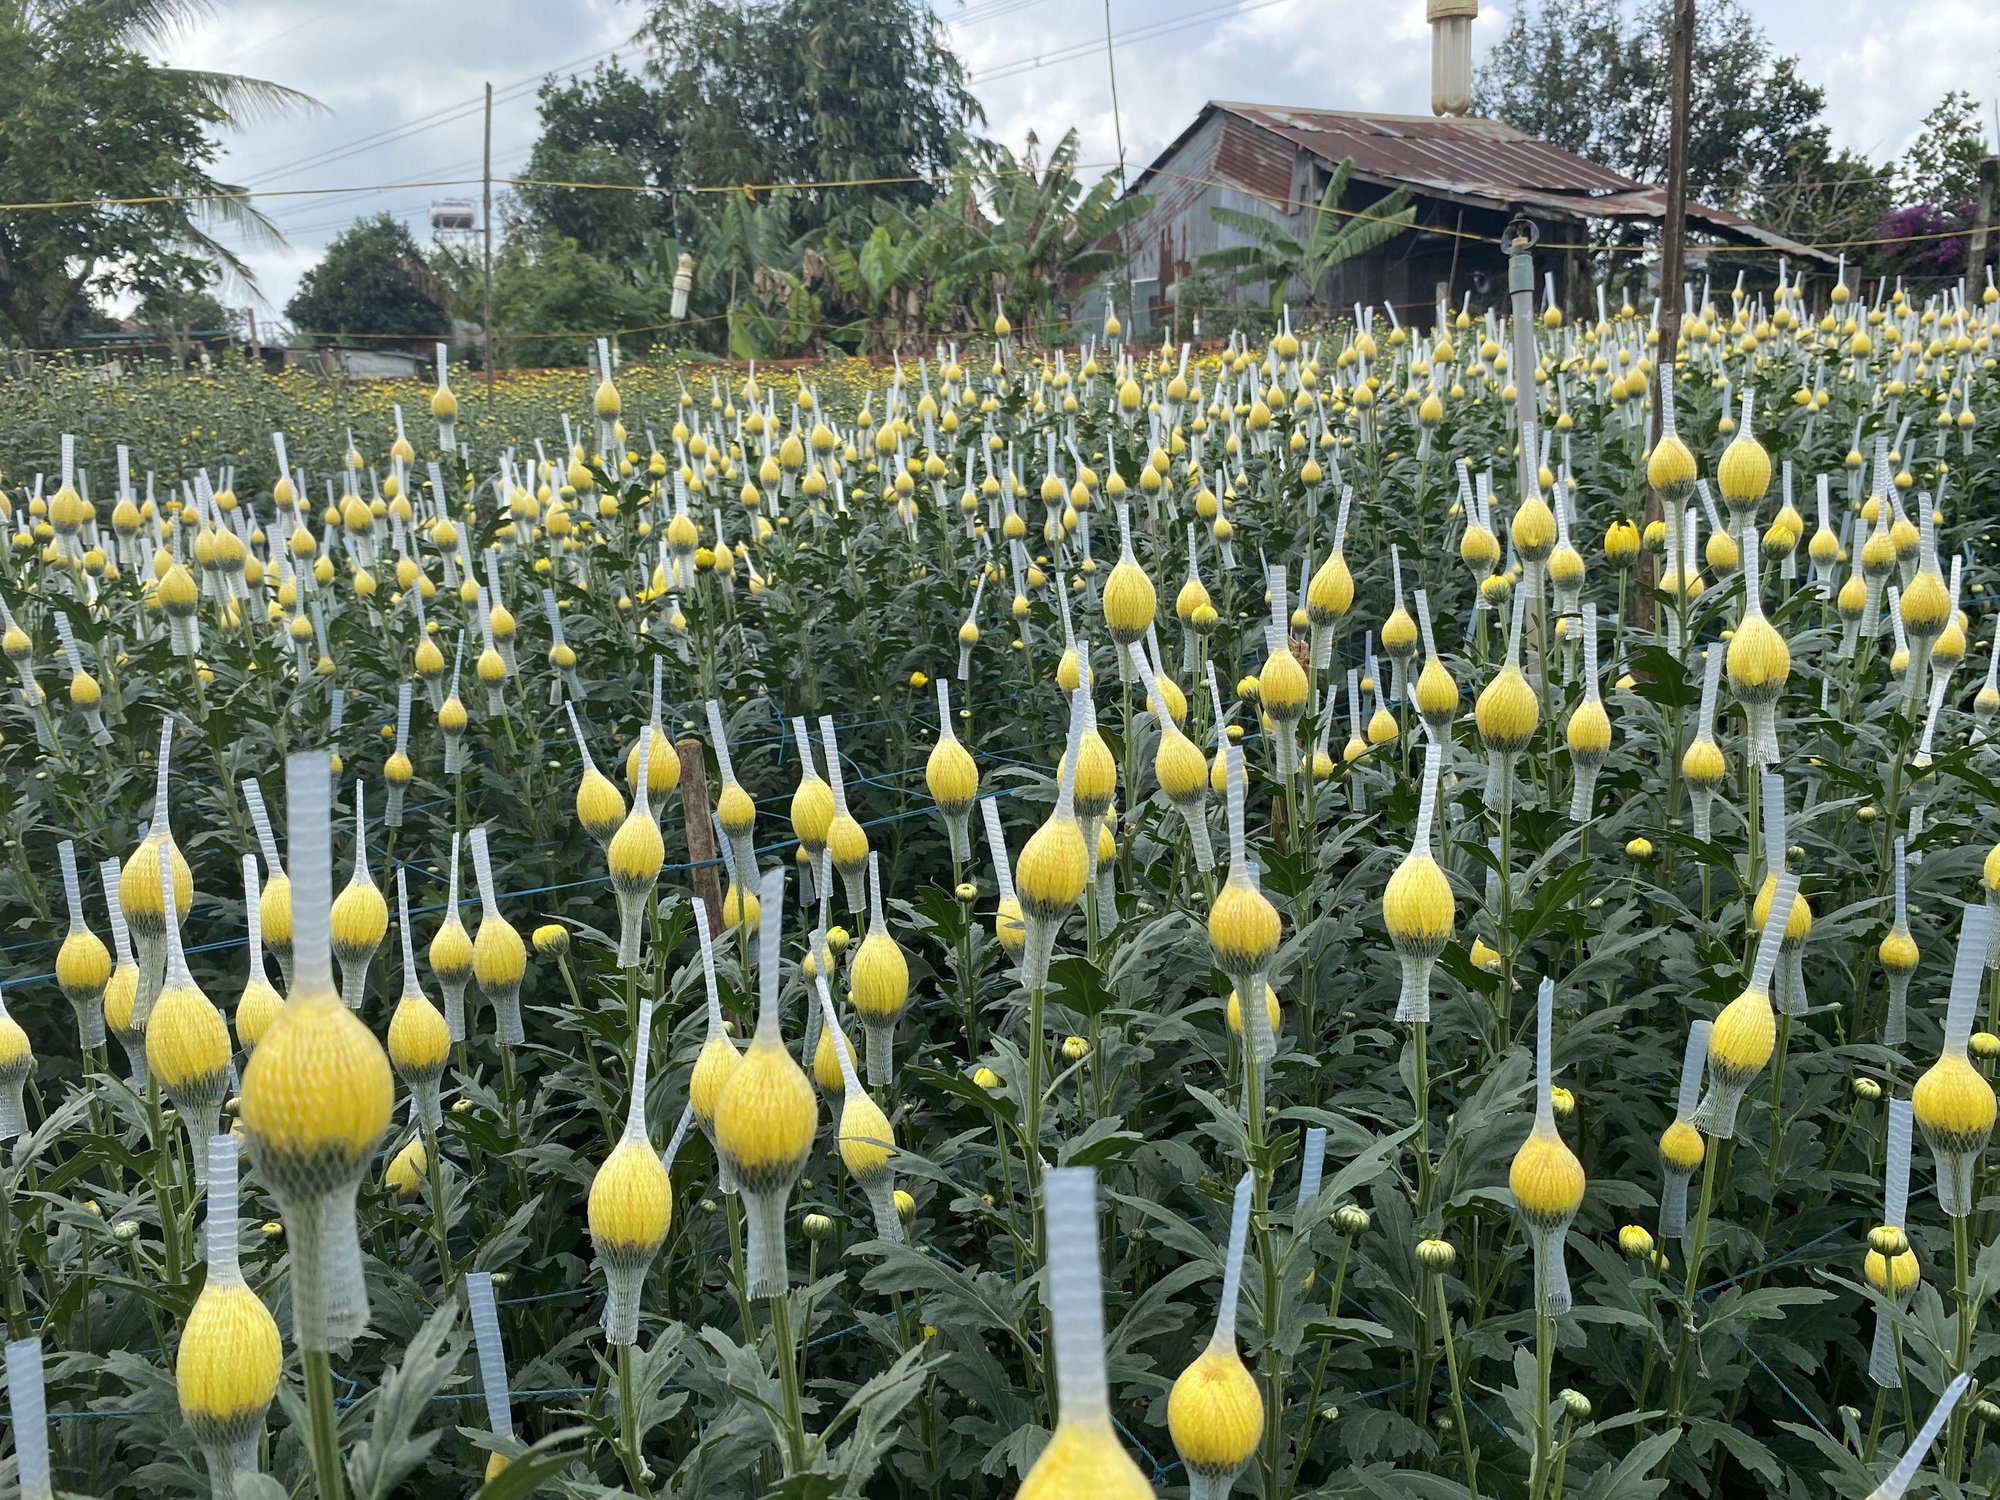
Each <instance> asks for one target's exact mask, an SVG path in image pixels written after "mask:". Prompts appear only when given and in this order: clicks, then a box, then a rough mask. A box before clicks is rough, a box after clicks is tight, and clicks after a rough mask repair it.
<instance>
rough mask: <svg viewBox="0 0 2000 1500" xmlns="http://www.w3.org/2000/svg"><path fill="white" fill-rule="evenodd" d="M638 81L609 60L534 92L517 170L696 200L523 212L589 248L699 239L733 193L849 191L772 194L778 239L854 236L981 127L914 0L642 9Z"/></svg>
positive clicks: (630, 198) (772, 0)
mask: <svg viewBox="0 0 2000 1500" xmlns="http://www.w3.org/2000/svg"><path fill="white" fill-rule="evenodd" d="M639 35H640V38H641V39H642V40H643V41H645V42H647V43H649V44H650V46H651V48H652V55H651V57H650V58H649V59H648V61H647V64H646V69H645V75H644V77H643V78H641V77H635V76H634V75H632V74H630V73H627V72H625V71H624V70H623V69H621V68H619V67H617V66H616V65H606V66H603V67H600V68H599V69H598V70H597V71H596V72H595V73H594V74H592V75H591V76H590V77H589V78H588V79H583V80H579V79H571V80H569V81H568V82H567V83H562V84H556V83H550V84H549V85H547V86H546V87H544V89H543V91H542V97H541V113H542V136H541V138H540V139H539V140H538V141H537V143H536V146H535V150H534V153H533V155H532V156H531V157H530V160H529V171H528V175H529V176H530V177H534V178H543V179H547V180H551V181H570V182H623V183H632V182H643V183H647V184H651V185H655V186H658V187H661V188H679V189H683V190H686V189H690V188H698V189H709V191H706V192H688V191H682V192H680V193H678V194H676V193H672V192H661V193H659V194H656V195H637V194H630V195H628V194H616V193H601V192H591V191H588V190H576V189H563V188H547V187H539V186H532V185H531V186H529V187H526V188H524V189H522V191H521V198H520V202H521V205H522V208H523V210H524V211H525V213H526V215H527V216H528V217H529V219H531V220H532V221H533V222H535V223H536V224H537V225H538V226H539V227H543V228H550V229H554V230H555V231H556V232H558V233H561V234H564V235H567V236H568V237H570V238H572V239H574V240H576V241H577V242H578V243H579V244H580V245H582V246H583V248H584V249H586V250H588V251H591V252H592V253H596V254H605V255H616V254H627V253H631V252H632V251H633V250H635V249H636V247H637V245H638V244H639V242H640V241H641V240H642V239H643V238H644V237H645V236H646V235H647V234H651V233H661V232H666V231H669V230H674V229H675V226H677V225H678V226H679V227H678V231H677V232H678V234H679V235H680V236H682V237H685V238H690V239H693V240H695V241H697V242H699V240H700V237H701V235H702V233H703V232H705V231H706V230H709V229H712V228H714V227H715V226H717V225H718V224H719V222H720V220H721V218H722V215H723V201H722V200H723V198H724V196H725V195H724V194H721V193H718V192H715V191H713V190H714V189H717V188H729V189H731V190H735V189H737V188H740V187H742V186H743V185H746V184H747V185H749V186H752V187H763V186H765V185H770V184H787V183H802V182H852V183H857V184H861V185H860V186H856V187H852V188H828V189H813V190H807V191H800V192H794V193H790V194H787V195H786V197H785V198H784V200H783V201H784V202H785V204H786V212H787V215H788V217H789V220H790V224H789V228H790V230H791V233H792V235H793V236H794V237H795V238H796V237H797V236H800V235H803V234H805V233H807V232H808V231H816V230H819V229H823V228H824V227H826V226H827V225H829V224H832V223H835V222H837V221H838V222H841V223H843V224H845V225H846V226H847V228H848V229H849V231H850V232H858V233H861V234H863V235H865V234H866V233H867V232H868V226H870V225H872V223H873V222H874V219H875V211H874V205H875V204H877V203H879V202H882V201H884V200H886V201H889V202H893V203H896V204H898V205H900V206H901V207H903V208H905V209H914V208H916V207H918V206H920V205H922V204H924V203H928V202H930V201H931V200H932V199H934V198H935V197H937V196H938V193H939V187H938V185H937V183H936V181H935V179H936V178H938V177H939V176H940V175H941V174H943V173H945V172H946V171H948V170H949V169H950V167H951V166H952V164H953V163H954V162H955V161H956V160H957V158H958V150H959V142H960V140H961V139H962V137H963V134H964V132H965V130H966V129H967V127H968V126H971V125H973V124H976V123H978V122H979V121H981V120H982V119H983V116H982V115H981V113H980V109H979V104H978V101H977V100H975V99H974V98H973V97H972V95H971V94H970V93H969V92H968V91H967V89H966V87H965V72H964V68H963V67H962V65H961V64H960V63H959V60H958V58H957V56H956V55H955V54H954V53H953V52H952V51H951V49H950V48H949V47H948V46H947V45H946V44H945V42H944V40H943V37H942V33H941V32H940V31H939V29H938V27H937V25H936V21H935V18H934V17H933V16H932V14H931V12H930V10H929V8H928V7H927V6H926V5H924V4H923V3H921V0H649V4H648V12H647V17H646V20H645V22H644V23H643V24H642V26H641V27H640V31H639Z"/></svg>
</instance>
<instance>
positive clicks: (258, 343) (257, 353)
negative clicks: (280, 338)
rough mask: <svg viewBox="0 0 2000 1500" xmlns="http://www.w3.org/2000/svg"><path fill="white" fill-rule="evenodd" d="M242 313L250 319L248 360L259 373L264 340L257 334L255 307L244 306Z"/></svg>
mask: <svg viewBox="0 0 2000 1500" xmlns="http://www.w3.org/2000/svg"><path fill="white" fill-rule="evenodd" d="M243 315H244V316H245V317H246V318H248V319H249V320H250V360H251V363H253V364H255V365H256V366H257V369H258V371H259V372H260V373H261V372H262V371H263V368H264V341H263V340H262V339H261V338H259V337H258V336H257V309H256V308H255V307H246V308H244V309H243Z"/></svg>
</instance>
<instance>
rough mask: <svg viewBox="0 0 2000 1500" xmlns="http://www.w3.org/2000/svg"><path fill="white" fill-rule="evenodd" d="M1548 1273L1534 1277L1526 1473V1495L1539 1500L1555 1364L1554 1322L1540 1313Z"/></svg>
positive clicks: (1545, 1476) (1545, 1485)
mask: <svg viewBox="0 0 2000 1500" xmlns="http://www.w3.org/2000/svg"><path fill="white" fill-rule="evenodd" d="M1546 1281H1547V1272H1545V1271H1543V1270H1542V1269H1541V1268H1540V1267H1537V1268H1536V1275H1535V1304H1536V1311H1535V1456H1534V1463H1533V1467H1532V1468H1531V1469H1530V1471H1529V1477H1528V1493H1529V1495H1530V1496H1531V1497H1532V1500H1542V1496H1544V1495H1545V1494H1547V1493H1548V1489H1549V1385H1550V1382H1551V1378H1552V1373H1551V1367H1552V1366H1553V1364H1554V1352H1555V1351H1554V1348H1553V1345H1554V1343H1555V1319H1554V1318H1552V1317H1550V1316H1549V1315H1548V1314H1547V1313H1545V1312H1543V1311H1541V1303H1542V1298H1543V1296H1544V1294H1545V1291H1546Z"/></svg>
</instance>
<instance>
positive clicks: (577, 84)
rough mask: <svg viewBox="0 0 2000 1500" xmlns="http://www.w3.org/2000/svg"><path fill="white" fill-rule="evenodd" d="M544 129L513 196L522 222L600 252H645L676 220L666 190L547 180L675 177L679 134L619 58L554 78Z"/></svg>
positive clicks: (662, 181) (659, 180)
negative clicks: (583, 73)
mask: <svg viewBox="0 0 2000 1500" xmlns="http://www.w3.org/2000/svg"><path fill="white" fill-rule="evenodd" d="M540 110H541V118H542V133H541V136H540V137H539V138H538V139H537V140H536V142H535V148H534V151H533V152H532V153H531V154H530V155H529V157H528V166H527V171H526V173H525V174H524V175H525V176H527V177H528V178H529V179H531V180H530V181H529V182H527V183H525V184H523V185H522V186H521V187H520V188H519V189H518V192H519V197H518V198H517V199H516V205H517V209H518V216H517V227H527V228H529V229H531V230H535V231H547V232H550V233H553V234H555V235H558V236H560V237H562V238H564V239H568V240H574V241H575V242H576V243H577V244H578V245H580V246H588V247H589V248H590V250H591V251H592V252H593V253H595V254H598V255H608V256H615V257H624V256H633V255H637V254H639V253H641V251H642V249H643V247H644V246H645V243H646V240H647V238H648V236H651V235H657V234H659V233H662V232H664V231H666V230H668V229H670V228H671V226H672V224H673V220H674V203H673V198H672V195H671V194H666V193H620V192H603V191H593V190H591V189H587V188H562V187H549V186H545V185H544V184H546V183H552V182H602V183H625V184H631V183H647V184H653V185H671V184H672V183H673V182H674V181H675V172H676V169H677V164H678V158H679V152H678V150H677V146H678V140H677V137H676V136H675V135H674V133H673V132H672V131H671V130H669V129H668V127H667V120H666V114H665V110H664V103H663V100H662V98H661V95H660V94H659V93H658V92H657V91H656V90H655V89H653V88H652V87H650V86H649V85H648V84H647V82H646V80H645V79H643V78H640V77H638V76H636V75H634V74H632V73H628V72H626V71H625V70H624V69H623V68H622V67H620V66H619V65H618V64H617V63H616V62H615V61H613V62H608V63H603V64H600V65H599V66H598V68H597V71H596V72H594V73H592V74H591V75H590V77H588V78H570V79H568V80H566V81H562V82H558V81H557V80H555V79H553V78H552V79H549V80H548V81H547V82H545V83H544V84H543V85H542V91H541V97H540Z"/></svg>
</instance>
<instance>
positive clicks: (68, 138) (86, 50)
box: [0, 0, 318, 347]
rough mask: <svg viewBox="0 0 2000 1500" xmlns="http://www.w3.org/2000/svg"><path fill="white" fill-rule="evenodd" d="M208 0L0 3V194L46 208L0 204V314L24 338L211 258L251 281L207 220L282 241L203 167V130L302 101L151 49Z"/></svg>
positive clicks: (207, 136) (210, 146)
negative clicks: (170, 61) (164, 58)
mask: <svg viewBox="0 0 2000 1500" xmlns="http://www.w3.org/2000/svg"><path fill="white" fill-rule="evenodd" d="M216 8H217V3H216V0H0V202H8V203H45V204H52V205H57V206H54V207H49V208H39V209H30V210H21V211H15V212H11V213H0V316H4V317H5V318H6V319H7V320H8V321H9V322H11V323H12V324H13V325H14V328H15V330H16V331H17V332H18V333H19V334H20V336H21V338H22V339H23V340H25V341H26V342H27V343H28V344H30V345H31V346H36V347H47V346H49V345H51V344H54V343H57V342H59V341H60V340H61V338H62V337H63V334H64V331H65V329H66V328H67V327H68V326H69V325H70V324H71V323H72V322H73V320H74V319H75V318H76V317H78V316H79V315H80V314H81V313H83V312H85V311H87V310H88V308H89V306H90V304H91V302H92V301H93V300H94V299H95V298H96V297H100V296H105V295H111V294H116V293H121V292H132V293H137V294H139V295H140V296H142V297H143V296H145V295H147V294H149V293H155V292H161V291H167V290H170V289H172V288H174V287H177V286H185V285H187V284H189V282H190V280H191V278H193V277H196V276H197V275H199V274H201V273H203V272H205V271H206V269H207V268H208V267H210V266H213V265H216V264H219V265H221V266H222V267H223V268H224V270H225V271H226V272H227V273H229V274H230V275H233V276H235V277H237V278H240V279H241V280H242V281H244V282H246V283H247V282H251V281H252V277H251V273H250V268H249V266H248V265H247V264H246V263H245V262H244V260H243V258H242V256H241V255H240V254H238V253H237V251H235V250H233V249H231V248H230V247H229V246H227V245H225V244H223V243H222V242H221V241H220V240H218V239H217V238H216V237H215V234H216V232H218V231H220V230H221V229H224V228H228V229H234V230H237V231H239V232H242V233H245V234H247V235H248V237H249V238H250V239H251V240H252V241H253V242H261V243H268V244H282V243H283V238H282V237H281V236H280V235H279V233H278V231H277V228H276V227H275V226H274V225H273V224H272V223H271V221H270V220H269V219H268V218H266V217H265V216H264V215H263V214H262V213H260V212H258V211H257V209H255V208H254V207H252V206H251V204H250V202H249V199H248V197H247V195H245V194H244V193H243V190H242V189H240V188H237V187H234V186H232V185H230V184H228V183H224V182H221V181H219V180H218V179H217V178H216V177H215V176H214V175H213V173H212V172H211V171H210V167H211V165H212V164H213V162H214V161H215V158H216V156H217V154H218V151H219V147H218V146H217V143H216V140H215V134H214V132H216V131H217V130H219V129H222V128H226V127H234V126H239V125H245V124H250V123H254V122H256V121H259V120H262V119H266V118H269V117H271V116H274V115H278V114H284V113H287V112H290V111H293V110H298V109H302V108H317V107H318V106H317V105H316V103H315V102H314V101H313V100H312V99H311V98H309V97H308V96H307V95H305V94H302V93H299V92H298V91H296V90H294V89H289V88H285V87H284V86H282V85H280V84H275V83H270V82H267V81H266V80H264V79H260V78H248V77H245V76H244V75H242V74H240V73H219V72H211V71H208V70H206V69H202V68H178V67H170V66H167V65H165V64H162V63H159V62H156V61H154V58H153V56H152V55H150V54H155V53H157V52H159V51H161V50H163V49H164V48H165V47H166V46H167V45H168V44H169V43H170V42H171V40H172V39H173V37H174V34H175V32H176V31H177V30H179V29H181V28H183V27H185V26H187V25H188V24H190V23H191V22H193V21H195V20H198V19H200V18H201V17H203V16H205V15H207V14H209V13H211V12H212V11H214V10H215V9H216ZM112 200H125V201H112ZM133 200H145V201H133Z"/></svg>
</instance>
